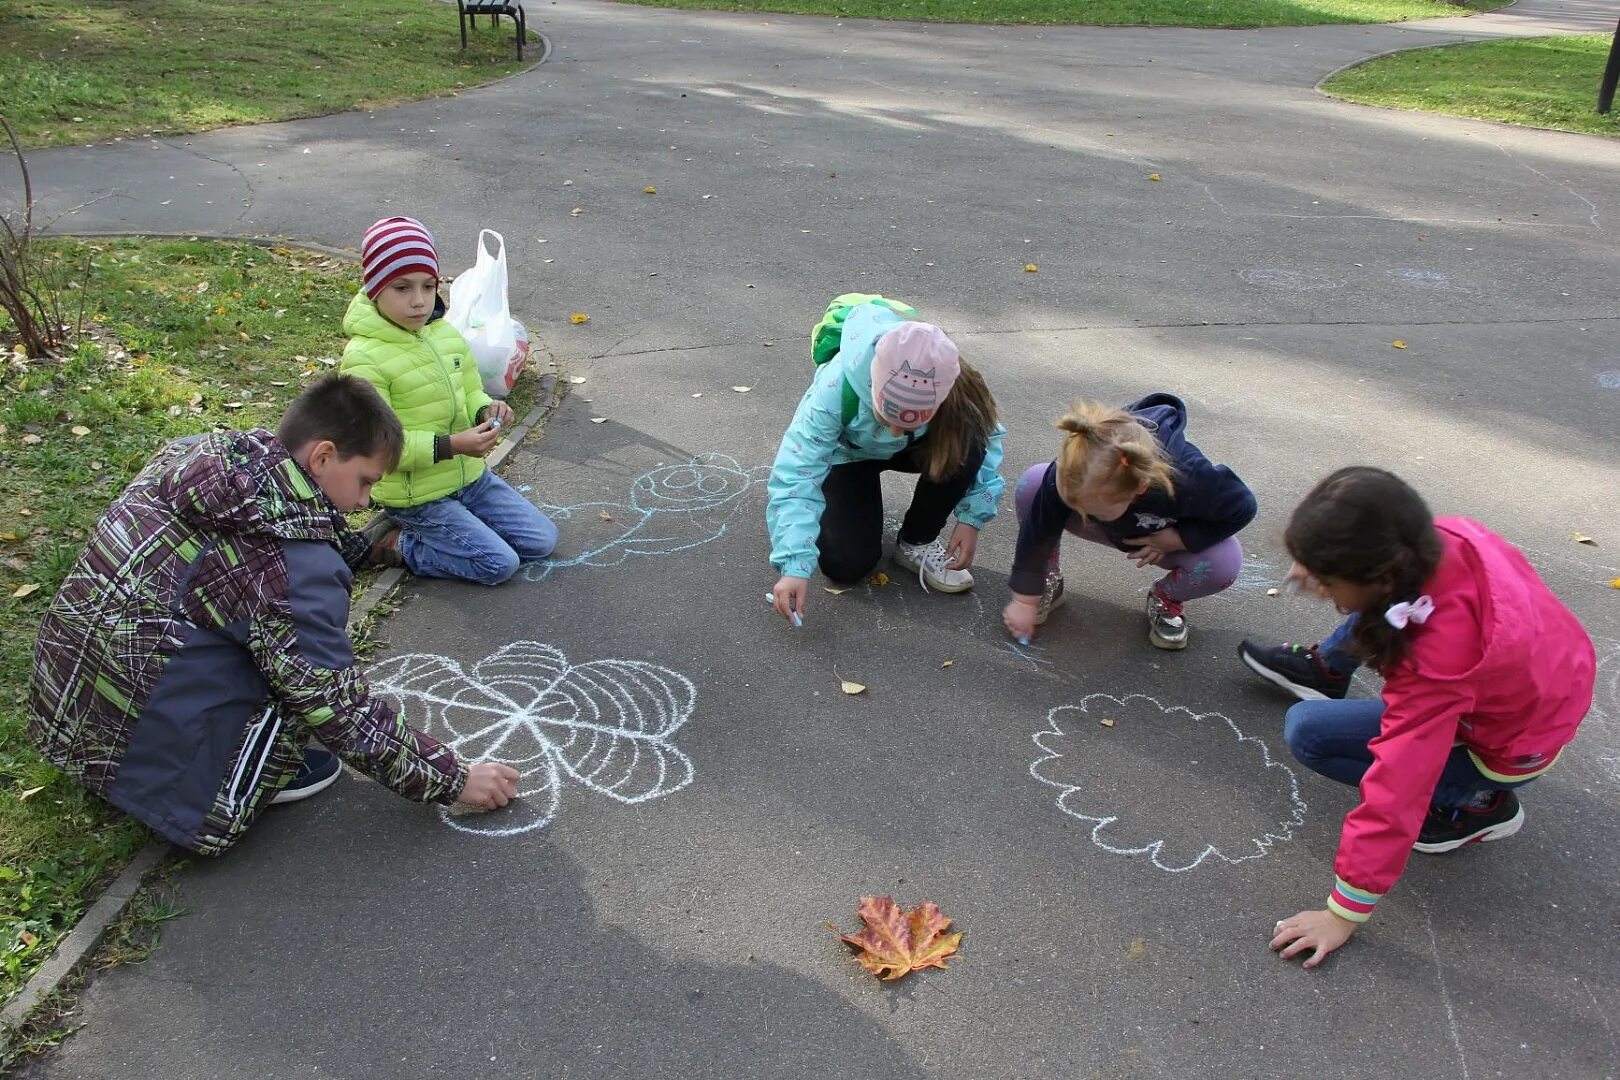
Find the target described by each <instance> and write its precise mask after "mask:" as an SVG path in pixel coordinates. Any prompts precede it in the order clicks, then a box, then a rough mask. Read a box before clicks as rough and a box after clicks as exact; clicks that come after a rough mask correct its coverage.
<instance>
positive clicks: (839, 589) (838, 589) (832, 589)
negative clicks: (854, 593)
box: [821, 585, 849, 596]
mask: <svg viewBox="0 0 1620 1080" xmlns="http://www.w3.org/2000/svg"><path fill="white" fill-rule="evenodd" d="M821 588H822V590H823V591H824V592H829V593H832V594H833V595H834V596H839V595H842V594H843V593H847V592H849V586H847V585H839V586H833V585H823V586H822V587H821Z"/></svg>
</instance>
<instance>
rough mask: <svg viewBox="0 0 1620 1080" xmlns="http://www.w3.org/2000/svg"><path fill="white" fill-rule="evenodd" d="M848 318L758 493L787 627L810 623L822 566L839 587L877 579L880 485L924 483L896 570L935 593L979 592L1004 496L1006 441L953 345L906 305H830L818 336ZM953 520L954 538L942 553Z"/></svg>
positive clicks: (909, 514)
mask: <svg viewBox="0 0 1620 1080" xmlns="http://www.w3.org/2000/svg"><path fill="white" fill-rule="evenodd" d="M844 309H847V311H848V314H847V316H846V317H844V318H843V320H842V322H843V332H842V339H841V341H840V342H839V346H838V351H837V353H836V354H835V355H833V356H831V358H830V359H827V360H826V362H824V363H820V366H819V367H818V368H817V370H816V377H815V381H814V382H813V383H811V385H810V389H809V390H808V391H807V392H806V393H805V395H804V399H803V400H802V401H801V402H800V403H799V408H798V411H797V412H796V413H795V414H794V416H793V423H792V424H791V425H789V427H788V430H787V433H786V434H785V435H783V437H782V445H781V448H780V449H779V450H778V451H777V453H776V464H775V465H774V467H773V468H772V470H771V477H770V481H769V483H768V484H767V489H766V490H767V502H766V507H765V521H766V525H767V527H768V528H769V529H770V534H771V564H772V565H773V566H774V567H775V568H776V571H777V573H778V574H780V575H781V580H779V581H778V582H777V583H776V588H775V589H774V590H773V591H772V602H773V603H774V604H775V605H776V609H777V611H778V612H779V613H780V614H781V615H782V617H783V618H785V619H789V620H792V619H794V618H795V616H797V615H798V614H800V613H801V612H803V611H804V608H805V599H806V595H807V593H808V589H809V580H810V575H811V573H813V572H814V570H815V567H816V565H817V564H818V563H819V565H820V567H821V571H822V573H824V574H826V575H827V577H829V578H831V579H832V580H833V581H835V582H838V583H840V584H851V583H854V582H859V581H862V580H864V579H865V578H866V577H867V575H869V574H870V573H871V572H872V570H873V568H874V567H876V566H877V564H878V560H879V559H880V558H881V557H882V554H883V531H884V529H883V490H882V486H881V477H882V474H883V473H884V472H885V471H887V470H894V471H897V472H906V473H916V474H918V479H917V490H916V494H915V495H914V496H913V497H912V501H911V507H910V509H908V510H907V511H906V516H905V519H904V521H903V522H902V523H901V525H900V533H899V537H898V542H897V544H896V547H895V553H894V560H895V562H896V563H897V564H898V565H900V566H901V567H903V568H904V569H906V570H908V571H911V572H913V573H916V574H917V576H918V578H919V580H920V581H921V582H922V583H923V587H924V589H933V590H937V591H939V592H964V591H966V590H968V589H971V588H972V587H973V575H972V574H970V573H969V572H968V567H970V566H971V565H972V564H973V554H974V550H975V548H976V547H977V545H978V536H979V530H980V529H982V528H984V526H985V525H986V524H987V523H989V521H990V520H991V519H992V518H994V517H995V516H996V504H997V503H998V502H999V501H1000V499H1001V492H1002V489H1003V487H1004V486H1005V485H1004V484H1003V483H1002V479H1001V475H1000V473H999V472H998V471H997V470H998V469H999V467H1000V465H1001V455H1002V448H1001V442H1002V437H1003V436H1004V435H1005V434H1006V428H1004V427H1002V426H1001V424H1000V423H998V422H997V420H996V403H995V399H994V398H992V397H991V396H990V391H989V389H988V388H987V387H986V386H985V384H984V380H983V378H981V377H980V375H979V373H978V372H977V371H975V370H973V368H972V367H970V366H969V365H968V364H966V363H964V362H963V361H962V360H961V357H960V355H959V354H958V352H957V349H956V346H955V344H953V343H952V342H951V340H950V338H948V337H946V336H945V333H944V332H943V331H942V330H940V329H939V327H937V326H933V325H930V324H928V323H924V322H917V321H915V320H914V319H912V318H910V317H909V316H914V315H915V314H916V313H915V312H914V311H912V310H911V309H910V308H908V307H905V306H904V305H902V304H896V303H894V302H892V301H887V300H884V299H883V298H882V297H876V296H862V295H859V294H847V295H845V296H841V297H839V298H837V299H836V300H834V301H833V303H832V306H831V307H829V308H828V318H827V319H824V320H823V323H822V324H821V325H820V326H818V328H817V331H818V336H819V333H820V331H821V329H822V328H823V327H825V326H826V325H828V323H829V321H836V320H835V319H834V315H835V313H838V314H842V312H843V310H844ZM821 359H822V358H821V357H820V356H819V355H818V356H817V360H818V362H820V361H821ZM952 510H954V511H955V513H956V521H957V524H956V528H955V529H954V530H953V531H952V532H951V535H950V540H949V542H942V541H941V540H940V539H939V534H940V530H941V529H942V528H943V527H944V525H945V521H946V518H947V517H949V515H950V514H951V512H952Z"/></svg>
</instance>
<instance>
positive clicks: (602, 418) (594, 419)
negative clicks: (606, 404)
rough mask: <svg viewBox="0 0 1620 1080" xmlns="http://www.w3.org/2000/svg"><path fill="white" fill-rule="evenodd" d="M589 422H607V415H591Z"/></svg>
mask: <svg viewBox="0 0 1620 1080" xmlns="http://www.w3.org/2000/svg"><path fill="white" fill-rule="evenodd" d="M591 423H593V424H605V423H607V417H605V416H593V417H591Z"/></svg>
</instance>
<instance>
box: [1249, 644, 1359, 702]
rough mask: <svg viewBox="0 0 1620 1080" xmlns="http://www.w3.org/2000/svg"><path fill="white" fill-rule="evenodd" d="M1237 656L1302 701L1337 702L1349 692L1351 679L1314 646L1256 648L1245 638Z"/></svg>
mask: <svg viewBox="0 0 1620 1080" xmlns="http://www.w3.org/2000/svg"><path fill="white" fill-rule="evenodd" d="M1238 655H1239V656H1241V657H1242V658H1243V662H1244V663H1245V664H1248V665H1249V667H1251V668H1253V669H1254V673H1255V674H1256V675H1258V676H1260V677H1261V678H1262V679H1265V680H1266V681H1267V682H1270V683H1274V684H1275V685H1277V686H1280V687H1282V688H1283V689H1284V690H1286V691H1288V692H1289V693H1290V694H1293V695H1294V696H1295V697H1297V698H1299V700H1301V701H1325V700H1327V699H1329V698H1332V699H1333V700H1335V701H1337V700H1339V699H1341V698H1343V697H1344V695H1345V693H1346V692H1347V691H1348V690H1349V689H1350V677H1349V676H1348V675H1340V674H1339V673H1338V672H1337V671H1334V670H1333V669H1332V668H1330V667H1328V666H1327V664H1325V663H1324V662H1323V661H1322V657H1321V655H1320V654H1319V653H1318V652H1317V651H1316V646H1315V645H1289V644H1287V643H1286V642H1285V643H1283V644H1281V645H1257V644H1255V643H1254V642H1252V641H1249V640H1248V639H1246V638H1245V639H1244V642H1243V644H1241V645H1239V646H1238Z"/></svg>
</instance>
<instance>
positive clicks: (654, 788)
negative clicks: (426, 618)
mask: <svg viewBox="0 0 1620 1080" xmlns="http://www.w3.org/2000/svg"><path fill="white" fill-rule="evenodd" d="M369 679H370V682H371V685H372V687H373V688H374V689H375V690H377V691H379V692H381V693H384V694H387V695H389V696H390V697H392V698H394V699H395V700H396V701H397V702H398V703H399V706H400V715H401V716H402V717H403V718H404V720H405V721H406V722H407V723H410V724H414V725H416V726H418V727H421V728H422V729H423V730H425V731H427V732H428V733H430V734H432V735H433V736H434V737H436V738H440V739H443V740H444V741H445V743H446V744H447V745H449V747H450V748H451V749H452V750H454V751H455V752H456V754H457V755H458V756H460V757H461V758H462V759H463V760H465V761H469V762H479V761H501V762H504V763H506V764H508V765H511V766H512V767H513V768H514V769H517V770H518V772H519V773H521V774H522V779H521V780H519V781H518V801H517V802H516V803H512V804H510V805H508V806H507V807H506V808H504V809H502V810H501V811H499V812H497V813H493V814H489V815H482V814H457V813H453V812H451V811H449V810H445V811H442V813H443V815H444V820H445V822H446V823H447V824H448V825H450V826H451V827H452V828H456V829H460V830H462V831H463V832H472V833H482V834H484V835H488V836H512V835H515V834H517V833H522V832H528V831H529V830H531V829H539V828H543V827H545V826H546V825H548V824H550V823H551V820H552V818H554V817H555V816H556V814H557V807H558V803H559V800H560V796H561V794H562V787H563V782H564V781H565V780H573V781H575V782H577V783H579V784H582V785H584V786H585V787H587V788H589V789H590V790H592V791H594V792H596V793H597V794H599V795H606V796H607V797H608V798H610V799H615V800H617V801H619V802H621V803H643V802H647V801H648V800H650V799H656V798H659V797H660V796H663V795H668V794H670V793H671V792H675V791H679V790H680V789H681V788H683V787H685V786H686V785H687V784H690V783H691V782H692V761H691V759H690V758H688V757H687V756H686V755H685V754H684V753H682V752H681V750H679V749H678V748H677V747H676V746H675V744H674V743H673V741H672V739H673V738H674V736H675V733H676V732H677V731H679V730H680V728H681V726H682V725H683V724H685V723H686V721H687V719H688V718H689V717H690V716H691V715H692V706H693V705H694V704H695V703H696V701H697V690H696V689H695V688H694V687H693V686H692V683H691V681H690V680H688V679H687V678H686V677H685V676H684V675H681V674H679V673H678V672H674V671H671V670H670V669H669V668H666V667H660V666H659V665H657V664H649V663H644V662H642V661H639V660H592V661H591V662H589V663H586V664H570V663H569V662H568V658H567V657H566V656H564V655H563V653H562V652H561V650H559V649H557V648H555V647H553V646H551V645H542V644H540V643H539V642H536V641H515V642H513V643H511V644H510V645H506V646H503V647H502V648H500V649H498V650H496V651H495V652H493V653H491V654H490V655H489V656H486V657H485V658H484V659H482V660H480V661H478V662H477V663H476V664H474V665H473V666H472V670H471V671H466V670H464V669H463V668H462V666H461V664H460V663H458V662H457V661H455V660H452V659H450V658H449V657H446V656H434V655H431V654H428V653H411V654H409V655H406V656H395V657H390V658H389V659H387V660H385V661H383V662H382V663H380V664H377V665H376V666H375V667H373V668H372V669H371V671H370V673H369Z"/></svg>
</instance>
